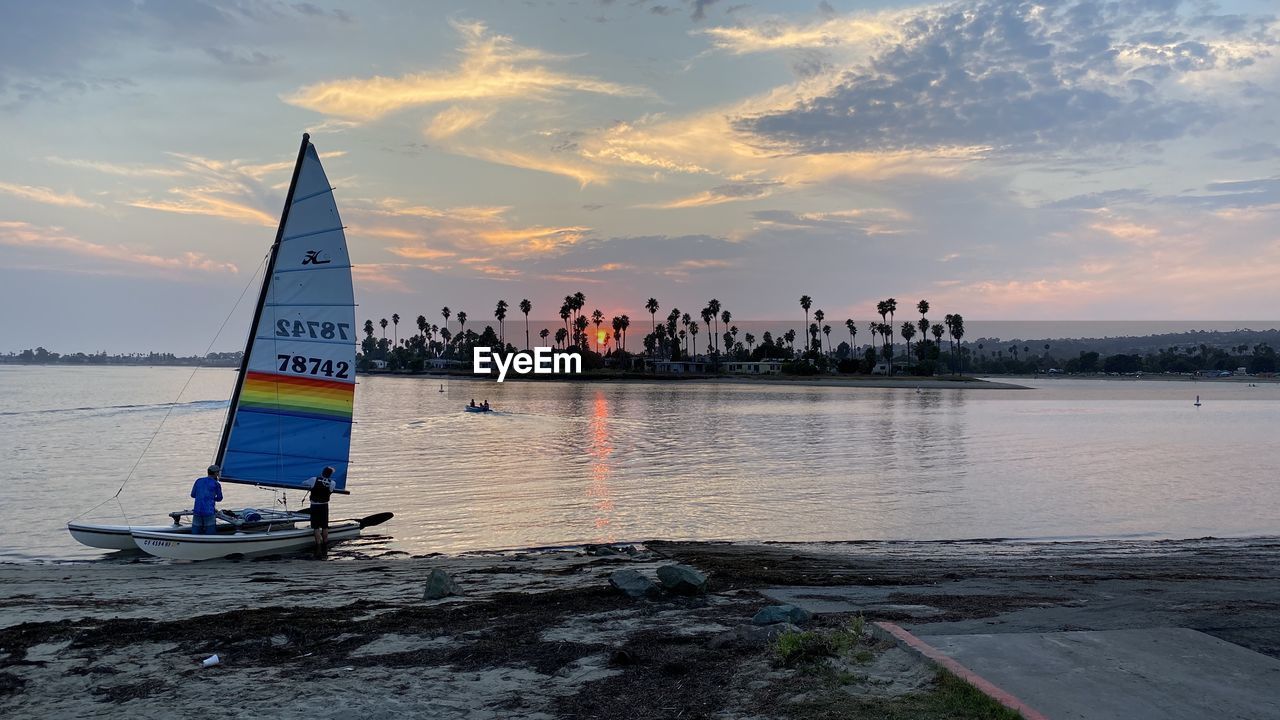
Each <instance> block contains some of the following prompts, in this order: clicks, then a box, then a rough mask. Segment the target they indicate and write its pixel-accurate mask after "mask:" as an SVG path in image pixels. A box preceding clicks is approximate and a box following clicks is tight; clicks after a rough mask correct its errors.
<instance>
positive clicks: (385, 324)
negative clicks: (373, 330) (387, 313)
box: [378, 318, 387, 340]
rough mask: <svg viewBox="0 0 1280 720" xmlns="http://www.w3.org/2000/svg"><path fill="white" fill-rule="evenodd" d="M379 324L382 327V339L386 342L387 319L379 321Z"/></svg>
mask: <svg viewBox="0 0 1280 720" xmlns="http://www.w3.org/2000/svg"><path fill="white" fill-rule="evenodd" d="M378 324H379V325H381V326H382V339H383V340H386V339H387V319H386V318H382V319H381V320H379V321H378Z"/></svg>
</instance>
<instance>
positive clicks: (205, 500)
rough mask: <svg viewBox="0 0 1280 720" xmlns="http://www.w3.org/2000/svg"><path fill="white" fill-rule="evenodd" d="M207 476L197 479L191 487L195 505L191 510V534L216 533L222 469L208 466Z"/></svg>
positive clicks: (220, 497)
mask: <svg viewBox="0 0 1280 720" xmlns="http://www.w3.org/2000/svg"><path fill="white" fill-rule="evenodd" d="M208 473H209V474H208V475H205V476H204V477H202V478H197V479H196V481H195V483H194V484H193V485H192V486H191V497H193V498H195V500H196V502H195V505H194V506H193V507H192V508H191V534H192V535H214V534H216V533H217V532H218V520H217V516H218V503H219V502H221V501H222V483H220V482H218V477H219V476H221V475H222V468H220V467H218V466H217V465H210V466H209V470H208Z"/></svg>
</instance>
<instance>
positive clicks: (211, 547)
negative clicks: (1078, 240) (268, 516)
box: [132, 521, 360, 560]
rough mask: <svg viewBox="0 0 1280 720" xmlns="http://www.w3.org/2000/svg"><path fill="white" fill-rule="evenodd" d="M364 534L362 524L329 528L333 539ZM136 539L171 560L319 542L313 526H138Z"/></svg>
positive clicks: (277, 549) (268, 550)
mask: <svg viewBox="0 0 1280 720" xmlns="http://www.w3.org/2000/svg"><path fill="white" fill-rule="evenodd" d="M359 535H360V523H358V522H354V521H352V522H341V523H337V524H335V525H332V526H330V527H329V541H330V542H336V541H338V540H350V539H351V538H354V537H358V536H359ZM132 536H133V541H134V542H135V543H136V544H137V546H138V548H139V549H141V550H142V551H143V552H146V553H148V554H150V555H155V556H156V557H162V558H168V559H170V560H215V559H218V558H224V557H227V556H230V555H270V554H274V553H287V552H297V551H299V550H305V549H307V548H310V547H313V546H314V545H315V535H314V533H313V531H312V530H311V528H297V529H293V528H288V529H280V530H275V531H262V532H257V531H254V532H238V533H235V534H232V535H191V534H190V532H187V533H178V532H155V531H148V530H142V529H141V528H139V529H136V530H134V531H133V533H132Z"/></svg>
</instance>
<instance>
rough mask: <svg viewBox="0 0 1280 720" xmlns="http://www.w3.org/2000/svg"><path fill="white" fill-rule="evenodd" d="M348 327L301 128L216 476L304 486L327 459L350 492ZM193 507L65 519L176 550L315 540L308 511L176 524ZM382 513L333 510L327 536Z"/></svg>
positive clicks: (197, 554)
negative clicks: (137, 517)
mask: <svg viewBox="0 0 1280 720" xmlns="http://www.w3.org/2000/svg"><path fill="white" fill-rule="evenodd" d="M356 332H357V328H356V324H355V299H354V294H353V290H352V284H351V260H350V258H349V256H348V254H347V241H346V235H345V234H344V232H343V227H342V221H341V219H340V218H339V216H338V208H337V205H336V203H335V202H334V199H333V193H332V188H331V187H330V186H329V180H328V178H327V177H326V176H325V173H324V168H323V167H321V165H320V156H319V154H318V153H317V152H316V149H315V146H314V145H312V144H311V142H310V136H309V135H306V134H304V135H303V136H302V146H301V147H300V148H299V150H298V159H297V162H296V164H295V165H294V168H293V178H292V180H291V181H290V183H289V192H288V194H287V196H286V199H285V205H284V210H283V212H282V213H281V217H280V225H279V227H278V228H277V230H276V239H275V242H274V244H272V246H271V253H270V255H269V256H268V259H267V269H266V273H265V275H264V277H263V282H262V289H261V291H260V292H259V295H258V302H257V306H256V308H255V310H254V316H253V322H252V324H251V326H250V332H249V338H248V340H247V342H246V344H245V350H244V357H243V358H242V360H241V364H240V372H239V376H238V377H237V379H236V385H235V389H234V390H233V391H232V395H231V404H230V406H229V407H228V409H227V416H226V419H225V422H224V424H223V428H222V435H221V437H220V438H219V440H218V449H217V452H216V454H215V456H214V462H213V464H214V465H217V466H219V467H220V468H221V469H222V477H221V478H220V479H221V481H222V482H230V483H241V484H247V485H255V486H259V487H268V488H280V489H285V490H303V489H305V488H306V486H307V483H308V481H309V479H310V478H312V477H314V476H316V475H318V474H319V473H320V471H321V469H323V468H325V467H332V468H333V469H334V472H333V476H332V479H333V481H334V492H335V493H341V494H347V493H348V491H347V489H346V485H347V471H348V466H349V459H350V450H351V428H352V420H351V417H352V410H353V408H354V401H355V347H356V346H355V338H356ZM190 514H191V513H190V511H178V512H173V513H170V514H169V515H170V517H171V518H172V519H173V525H171V526H158V527H129V526H118V525H115V526H113V525H92V524H87V523H75V522H72V523H68V524H67V527H68V529H69V530H70V531H71V534H72V536H73V537H75V538H76V539H77V540H79V541H80V542H82V543H85V544H87V545H91V546H94V547H107V548H115V549H127V548H128V547H137V548H139V549H141V550H143V551H145V552H147V553H150V554H151V555H156V556H159V557H164V558H171V559H176V560H208V559H213V558H221V557H226V556H228V555H257V554H267V553H280V552H288V551H294V550H300V549H303V548H308V547H311V546H312V544H313V543H314V539H313V534H312V530H311V529H310V528H309V527H301V528H300V527H297V523H300V522H305V521H308V520H309V516H308V515H307V513H306V512H290V511H288V510H287V509H286V510H252V509H245V510H238V511H237V510H230V511H227V510H224V511H221V512H219V515H218V520H219V527H218V532H217V533H216V534H213V535H193V534H192V533H191V528H190V527H189V526H184V525H181V524H180V520H181V518H182V517H185V516H188V515H190ZM390 518H391V513H379V514H377V515H371V516H369V517H366V518H361V519H358V520H343V521H339V522H335V523H333V524H331V525H330V527H329V540H330V541H331V542H333V541H338V540H346V539H350V538H353V537H356V536H357V535H359V534H360V531H361V530H362V529H363V528H365V527H369V526H371V525H376V524H380V523H382V522H386V521H387V520H388V519H390ZM126 537H127V542H128V543H129V544H128V545H126V544H125V543H126V539H125V538H126Z"/></svg>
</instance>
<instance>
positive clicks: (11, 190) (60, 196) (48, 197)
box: [0, 182, 102, 209]
mask: <svg viewBox="0 0 1280 720" xmlns="http://www.w3.org/2000/svg"><path fill="white" fill-rule="evenodd" d="M0 193H4V194H6V195H13V196H15V197H20V198H22V199H23V200H30V201H32V202H38V203H43V204H45V205H59V206H61V207H73V208H86V209H87V208H101V207H102V206H101V205H99V204H98V203H94V202H89V201H88V200H85V199H83V198H81V197H80V196H78V195H76V194H75V193H60V192H57V191H56V190H51V189H49V188H47V187H35V186H32V185H14V184H12V183H6V182H0Z"/></svg>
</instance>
